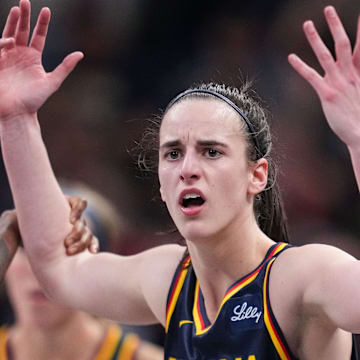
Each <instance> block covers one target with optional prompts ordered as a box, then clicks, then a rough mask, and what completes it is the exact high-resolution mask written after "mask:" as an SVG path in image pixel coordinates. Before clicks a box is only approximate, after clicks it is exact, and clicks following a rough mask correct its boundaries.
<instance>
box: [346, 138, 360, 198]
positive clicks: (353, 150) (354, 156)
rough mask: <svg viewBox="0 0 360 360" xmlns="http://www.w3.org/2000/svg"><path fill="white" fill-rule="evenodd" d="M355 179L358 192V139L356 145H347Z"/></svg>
mask: <svg viewBox="0 0 360 360" xmlns="http://www.w3.org/2000/svg"><path fill="white" fill-rule="evenodd" d="M348 149H349V153H350V157H351V162H352V166H353V169H354V174H355V179H356V183H357V186H358V190H359V192H360V141H359V144H358V145H357V146H348Z"/></svg>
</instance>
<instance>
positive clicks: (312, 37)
mask: <svg viewBox="0 0 360 360" xmlns="http://www.w3.org/2000/svg"><path fill="white" fill-rule="evenodd" d="M324 12H325V18H326V21H327V23H328V26H329V28H330V31H331V34H332V37H333V39H334V43H335V53H336V59H334V58H333V56H332V54H331V52H330V50H329V49H328V48H327V47H326V46H325V44H324V43H323V41H322V39H321V38H320V36H319V34H318V32H317V30H316V28H315V26H314V24H313V22H312V21H306V22H305V23H304V26H303V28H304V32H305V35H306V38H307V40H308V42H309V44H310V46H311V48H312V49H313V51H314V53H315V55H316V57H317V59H318V61H319V63H320V65H321V67H322V69H323V70H324V75H323V76H321V75H320V74H319V73H318V72H316V71H315V70H314V69H313V68H311V67H310V66H308V65H307V64H305V63H304V62H303V61H302V60H301V59H300V58H299V57H298V56H297V55H295V54H291V55H289V62H290V64H291V65H292V66H293V68H294V69H295V70H296V71H297V72H298V73H299V74H300V76H302V77H303V78H304V79H305V80H306V81H307V82H308V83H309V84H310V85H311V86H312V87H313V89H314V90H315V91H316V93H317V95H318V96H319V99H320V102H321V105H322V108H323V111H324V114H325V116H326V119H327V121H328V123H329V125H330V127H331V129H332V130H333V131H334V132H335V134H336V135H337V136H338V137H339V138H340V139H341V140H342V141H343V142H344V143H345V144H346V145H347V147H348V149H349V152H350V156H351V160H352V165H353V169H354V173H355V177H356V181H357V184H358V188H359V191H360V18H359V20H358V25H357V37H356V44H355V46H354V49H353V50H352V47H351V43H350V40H349V38H348V36H347V34H346V32H345V30H344V27H343V25H342V23H341V21H340V19H339V17H338V15H337V13H336V11H335V9H334V8H333V7H332V6H328V7H326V8H325V10H324Z"/></svg>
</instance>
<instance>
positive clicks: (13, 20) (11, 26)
mask: <svg viewBox="0 0 360 360" xmlns="http://www.w3.org/2000/svg"><path fill="white" fill-rule="evenodd" d="M19 16H20V9H19V7H18V6H14V7H13V8H12V9H11V10H10V12H9V15H8V18H7V20H6V24H5V27H4V30H3V33H2V37H3V38H9V37H14V36H15V32H16V27H17V23H18V21H19Z"/></svg>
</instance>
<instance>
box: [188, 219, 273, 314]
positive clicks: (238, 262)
mask: <svg viewBox="0 0 360 360" xmlns="http://www.w3.org/2000/svg"><path fill="white" fill-rule="evenodd" d="M273 244H274V241H272V240H271V239H270V238H268V237H267V236H266V235H265V234H264V233H263V232H262V231H261V230H260V229H259V227H258V225H257V224H256V222H255V220H254V221H250V223H248V224H247V225H246V226H242V227H241V229H234V228H232V229H231V231H227V232H222V233H221V234H219V235H217V236H214V237H212V238H210V239H202V240H201V241H187V245H188V248H189V253H190V256H191V263H192V265H193V267H194V271H195V273H196V277H197V279H198V281H199V284H200V288H201V291H202V293H203V295H204V300H205V307H206V311H207V315H208V317H209V320H210V321H213V320H214V319H215V317H216V314H217V312H218V309H219V307H220V304H221V302H222V300H223V298H224V295H225V292H226V291H227V289H228V288H229V287H230V286H231V285H232V284H233V283H234V282H235V281H237V280H239V279H240V278H241V277H243V276H244V275H246V274H248V273H249V272H251V271H252V270H254V269H255V268H256V267H257V266H258V265H259V264H260V263H261V261H262V260H263V259H264V257H265V255H266V252H267V251H268V249H269V248H270V246H271V245H273Z"/></svg>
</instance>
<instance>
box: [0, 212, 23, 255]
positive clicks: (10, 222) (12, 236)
mask: <svg viewBox="0 0 360 360" xmlns="http://www.w3.org/2000/svg"><path fill="white" fill-rule="evenodd" d="M0 228H1V231H0V232H1V234H3V236H2V239H3V240H4V242H5V245H6V247H7V249H8V251H9V254H10V256H11V258H12V257H13V256H14V254H15V252H16V250H17V247H18V245H19V244H20V243H21V236H20V232H19V226H18V222H17V217H16V212H15V210H6V211H4V212H3V213H2V214H1V218H0Z"/></svg>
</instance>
